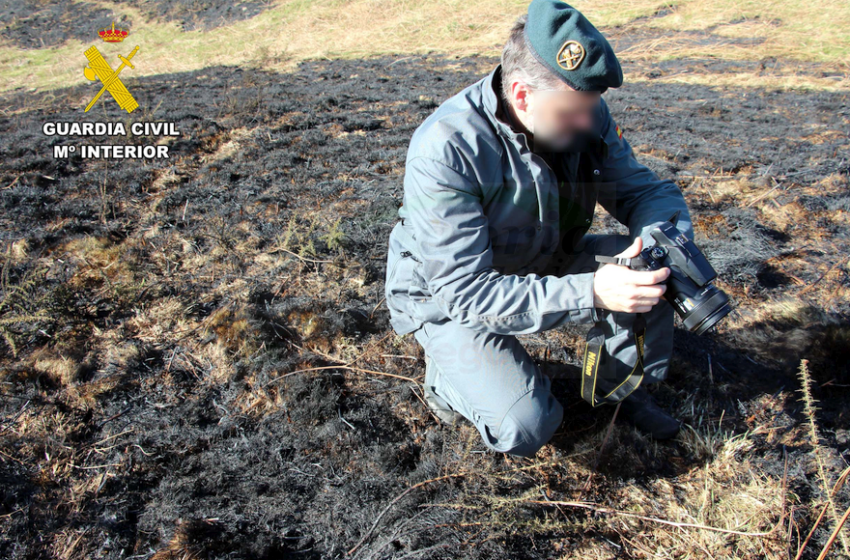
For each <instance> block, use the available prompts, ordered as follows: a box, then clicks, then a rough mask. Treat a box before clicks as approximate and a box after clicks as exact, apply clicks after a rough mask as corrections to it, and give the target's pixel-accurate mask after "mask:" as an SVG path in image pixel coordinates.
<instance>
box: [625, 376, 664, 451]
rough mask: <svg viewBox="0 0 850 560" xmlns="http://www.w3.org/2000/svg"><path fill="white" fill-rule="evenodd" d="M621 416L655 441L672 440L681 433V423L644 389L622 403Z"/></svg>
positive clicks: (639, 389) (632, 394) (636, 391)
mask: <svg viewBox="0 0 850 560" xmlns="http://www.w3.org/2000/svg"><path fill="white" fill-rule="evenodd" d="M620 414H622V415H623V417H624V418H625V419H626V420H627V421H628V422H629V423H631V424H633V425H634V426H635V427H637V429H639V430H640V431H642V432H644V433H646V434H647V435H649V436H651V437H652V438H653V439H658V440H660V439H670V438H672V437H674V436H675V435H676V434H677V433H679V421H678V420H676V419H675V418H673V417H672V416H670V415H669V414H667V412H666V411H665V410H664V409H663V408H661V407H660V406H658V404H657V403H656V402H655V399H653V398H652V395H650V394H649V392H648V391H647V390H646V389H644V388H643V387H638V388H637V389H635V390H634V391H632V393H631V394H630V395H629V396H628V397H626V398H625V399H623V400H622V401H621V405H620Z"/></svg>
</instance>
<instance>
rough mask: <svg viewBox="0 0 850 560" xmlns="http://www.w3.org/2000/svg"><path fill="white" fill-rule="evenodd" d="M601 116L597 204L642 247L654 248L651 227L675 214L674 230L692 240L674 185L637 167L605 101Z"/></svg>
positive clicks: (682, 199)
mask: <svg viewBox="0 0 850 560" xmlns="http://www.w3.org/2000/svg"><path fill="white" fill-rule="evenodd" d="M601 112H602V116H601V118H602V136H603V139H604V140H605V143H606V144H608V157H607V158H606V159H605V164H604V165H603V169H602V177H601V180H602V183H601V185H602V186H601V187H600V189H599V203H600V204H601V205H602V207H603V208H605V209H606V210H607V211H608V212H610V213H611V215H612V216H614V218H616V219H617V221H619V222H620V223H621V224H623V225H625V226H627V227H628V228H629V233H630V234H631V235H632V236H635V237H636V236H640V237H641V238H642V239H643V246H644V247H647V246H648V245H653V244H655V241H654V240H653V239H652V237H651V236H650V235H649V231H650V230H651V229H652V227H653V226H655V225H657V224H659V223H662V222H666V221H668V220H669V219H670V218H671V217H672V216H673V215H674V214H675V213H676V212H677V211H678V212H679V217H678V219H677V220H676V222H675V224H676V227H677V228H678V229H679V231H681V232H682V233H684V234H685V235H687V236H688V237H689V238H691V239H693V235H694V232H693V225H692V224H691V218H690V213H689V212H688V206H687V204H686V203H685V197H684V196H683V195H682V191H681V190H680V189H679V187H678V186H677V185H676V183H674V182H673V181H671V180H669V179H667V180H662V179H660V178H659V177H658V175H657V174H656V173H655V172H654V171H652V170H651V169H649V168H648V167H646V166H645V165H643V164H641V163H638V161H637V159H635V155H634V151H633V150H632V147H631V146H630V145H629V142H628V141H627V140H626V138H625V137H623V136H621V135H620V134H618V132H617V124H616V123H615V122H614V119H613V118H612V117H611V113H610V111H609V110H608V105H607V104H606V103H605V101H604V100H603V101H602V102H601Z"/></svg>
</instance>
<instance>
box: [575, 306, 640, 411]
mask: <svg viewBox="0 0 850 560" xmlns="http://www.w3.org/2000/svg"><path fill="white" fill-rule="evenodd" d="M633 329H634V337H635V349H636V350H635V352H636V359H635V364H634V367H632V371H631V373H630V374H629V375H628V376H626V378H625V379H623V380H622V381H619V382H618V380H613V381H614V383H617V385H616V386H615V387H614V388H613V389H612V390H611V391H610V392H608V393H607V394H605V395H600V394H598V393H597V392H596V386H597V381H598V373H599V362H600V361H602V351H603V350H604V348H605V332H604V331H603V329H602V326H601V325H596V326H594V327H593V328H592V329H590V331H589V332H588V333H587V342H586V343H585V346H584V360H583V363H582V368H581V397H582V398H583V399H584V400H585V401H587V402H588V403H590V404H591V405H592V406H593V407H596V406H599V405H600V404H605V403H608V404H616V403H618V402H620V401H621V400H623V399H624V398H626V397H628V396H629V395H630V394H631V393H632V391H634V390H635V389H637V388H638V386H639V385H640V383H641V381H643V373H644V372H643V351H644V349H643V341H644V336H645V335H646V319H644V317H643V314H642V313H638V314H637V317H636V318H635V322H634V325H633Z"/></svg>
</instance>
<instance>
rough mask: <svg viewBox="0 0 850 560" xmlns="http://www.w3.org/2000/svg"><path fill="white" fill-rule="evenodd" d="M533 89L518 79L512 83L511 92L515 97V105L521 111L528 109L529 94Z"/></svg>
mask: <svg viewBox="0 0 850 560" xmlns="http://www.w3.org/2000/svg"><path fill="white" fill-rule="evenodd" d="M530 93H531V90H529V89H528V86H527V85H525V84H524V83H523V82H520V81H519V80H517V81H516V82H514V83H512V84H511V94H512V95H513V98H514V107H516V109H517V110H519V111H528V104H529V103H528V101H529V100H528V95H529V94H530Z"/></svg>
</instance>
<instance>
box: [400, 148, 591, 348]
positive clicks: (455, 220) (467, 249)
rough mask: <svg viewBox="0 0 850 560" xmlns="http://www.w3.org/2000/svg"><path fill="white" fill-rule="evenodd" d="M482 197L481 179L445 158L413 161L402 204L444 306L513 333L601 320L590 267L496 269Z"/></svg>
mask: <svg viewBox="0 0 850 560" xmlns="http://www.w3.org/2000/svg"><path fill="white" fill-rule="evenodd" d="M481 200H482V190H481V187H480V184H479V183H478V181H477V180H474V179H470V178H469V177H467V176H466V175H465V174H463V173H461V172H459V171H457V170H455V169H454V168H453V167H450V166H449V165H448V164H447V163H444V162H442V161H439V160H436V159H433V158H430V157H425V156H416V157H414V158H412V159H410V160H408V162H407V165H406V169H405V177H404V205H405V206H407V207H408V208H407V209H408V216H409V217H408V218H407V219H408V220H409V221H410V223H411V225H412V226H413V234H414V238H415V246H416V251H415V256H416V257H417V258H418V259H419V260H420V261H421V263H422V265H421V266H422V276H423V278H424V280H425V282H426V283H427V289H428V291H429V292H430V294H431V296H432V297H433V298H434V303H436V305H437V306H438V307H439V308H440V310H441V311H442V312H444V313H445V314H446V315H447V316H449V317H450V318H451V319H452V320H454V321H456V322H458V323H460V324H461V325H463V326H465V327H468V328H471V329H474V330H477V331H481V332H493V333H499V334H511V335H517V334H528V333H535V332H539V331H543V330H547V329H551V328H553V327H555V326H558V325H559V324H561V323H564V322H567V321H573V322H595V321H596V320H598V317H597V315H596V310H595V309H594V307H593V303H594V297H593V273H592V272H588V273H580V274H570V275H565V276H560V277H559V276H554V275H547V276H539V275H537V274H527V275H517V274H503V273H501V272H499V271H497V270H495V269H494V268H493V252H492V247H491V244H490V237H489V225H488V220H487V216H486V214H485V213H484V210H483V207H482V204H481Z"/></svg>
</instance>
